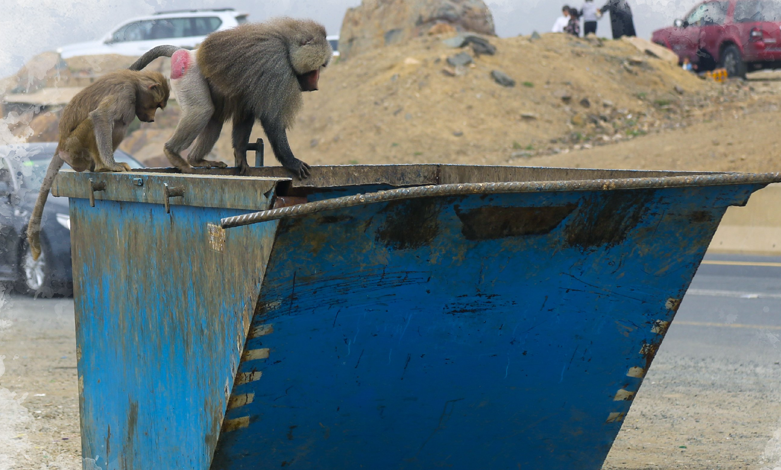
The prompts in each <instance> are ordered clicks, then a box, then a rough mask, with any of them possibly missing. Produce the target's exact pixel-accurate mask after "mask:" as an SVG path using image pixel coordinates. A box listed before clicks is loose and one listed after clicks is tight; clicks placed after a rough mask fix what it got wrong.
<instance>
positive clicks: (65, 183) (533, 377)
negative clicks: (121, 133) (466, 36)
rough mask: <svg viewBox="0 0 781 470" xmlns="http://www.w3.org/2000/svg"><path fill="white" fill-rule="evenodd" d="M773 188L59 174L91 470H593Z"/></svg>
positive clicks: (639, 181)
mask: <svg viewBox="0 0 781 470" xmlns="http://www.w3.org/2000/svg"><path fill="white" fill-rule="evenodd" d="M778 181H781V175H779V174H762V175H756V174H737V173H682V172H662V171H613V170H575V169H549V168H514V167H480V166H458V165H391V166H345V167H315V168H313V172H312V177H311V178H310V179H308V180H304V181H298V180H291V179H290V178H288V176H287V174H286V173H285V172H284V170H282V169H281V168H253V169H252V170H251V171H250V174H249V175H248V176H241V177H240V176H232V170H212V171H205V172H203V173H200V174H196V175H181V174H177V173H173V172H167V171H158V172H151V173H149V172H148V173H141V172H131V173H104V174H95V173H72V172H63V173H61V174H60V175H59V176H58V178H57V180H56V182H55V186H54V188H53V193H54V194H55V195H58V196H68V197H70V198H71V199H70V217H71V230H72V237H71V240H72V256H73V277H74V292H75V294H74V297H75V308H76V320H77V323H76V325H77V326H76V329H77V346H78V376H79V394H80V409H81V432H82V447H83V457H84V468H85V469H112V470H113V469H122V470H131V469H139V470H140V469H145V470H146V469H271V468H274V469H278V468H291V469H361V468H364V469H432V468H453V469H478V468H496V469H499V468H506V469H511V468H512V469H517V468H521V469H572V468H578V469H599V468H600V467H601V466H602V463H603V461H604V459H605V457H606V455H607V453H608V451H609V449H610V447H611V445H612V443H613V440H614V439H615V437H616V434H617V433H618V431H619V429H620V428H621V424H622V421H623V419H624V417H625V416H626V414H627V412H628V411H629V408H630V406H631V404H632V400H633V399H634V397H635V396H636V394H637V392H638V390H639V387H640V384H641V383H642V381H643V377H644V375H645V373H646V371H647V370H648V368H649V367H650V365H651V362H652V360H653V358H654V355H655V354H656V351H657V350H658V348H659V345H660V343H661V341H662V339H663V338H664V336H665V333H666V332H667V328H668V326H669V325H670V322H671V321H673V318H674V316H675V312H676V310H677V308H678V306H679V305H680V302H681V299H682V298H683V296H684V294H685V292H686V289H687V288H688V286H689V283H690V282H691V280H692V277H693V276H694V273H695V271H696V270H697V267H698V266H699V264H700V262H701V260H702V258H703V255H704V254H705V251H706V248H707V247H708V244H709V242H710V240H711V238H712V236H713V234H714V232H715V231H716V228H717V226H718V224H719V222H720V220H721V217H722V216H723V214H724V212H725V210H726V209H727V207H729V206H733V205H744V204H745V203H746V202H747V200H748V198H749V196H750V194H751V193H752V192H753V191H756V190H758V189H760V188H762V187H764V186H765V185H767V184H768V183H772V182H778Z"/></svg>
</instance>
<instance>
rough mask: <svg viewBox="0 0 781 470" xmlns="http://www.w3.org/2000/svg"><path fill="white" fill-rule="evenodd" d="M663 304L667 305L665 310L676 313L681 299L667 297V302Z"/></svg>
mask: <svg viewBox="0 0 781 470" xmlns="http://www.w3.org/2000/svg"><path fill="white" fill-rule="evenodd" d="M664 306H665V307H667V310H672V311H673V312H675V313H678V309H679V308H680V307H681V299H672V298H670V299H667V303H666V304H665V305H664Z"/></svg>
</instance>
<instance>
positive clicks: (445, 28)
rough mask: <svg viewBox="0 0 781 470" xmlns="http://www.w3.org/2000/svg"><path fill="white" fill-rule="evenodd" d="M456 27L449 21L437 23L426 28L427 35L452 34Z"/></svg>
mask: <svg viewBox="0 0 781 470" xmlns="http://www.w3.org/2000/svg"><path fill="white" fill-rule="evenodd" d="M455 32H456V28H455V27H454V26H453V25H452V24H450V23H437V24H435V25H434V26H432V27H431V29H429V30H428V35H429V36H438V35H440V34H453V33H455Z"/></svg>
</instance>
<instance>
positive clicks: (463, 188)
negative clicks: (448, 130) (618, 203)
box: [220, 173, 781, 229]
mask: <svg viewBox="0 0 781 470" xmlns="http://www.w3.org/2000/svg"><path fill="white" fill-rule="evenodd" d="M778 182H781V173H714V174H706V175H702V174H697V175H691V176H667V177H655V178H621V179H597V180H570V181H546V182H529V181H524V182H508V183H464V184H443V185H426V186H418V187H411V188H399V189H391V190H385V191H377V192H374V193H368V194H357V195H354V196H345V197H339V198H334V199H326V200H322V201H316V202H308V203H305V204H299V205H295V206H290V207H284V208H280V209H271V210H266V211H260V212H254V213H250V214H244V215H240V216H235V217H226V218H223V219H221V220H220V226H221V227H222V228H224V229H226V228H233V227H240V226H244V225H251V224H255V223H260V222H267V221H270V220H279V219H284V218H294V217H305V216H308V215H311V214H315V213H318V212H323V211H326V210H334V209H344V208H348V207H355V206H360V205H366V204H378V203H382V202H390V201H397V200H403V199H415V198H421V197H446V196H468V195H482V194H507V193H532V192H537V193H544V192H563V191H577V192H582V191H618V190H634V189H665V188H682V187H704V186H733V185H746V184H751V185H761V186H766V185H768V184H771V183H778ZM757 189H759V188H757Z"/></svg>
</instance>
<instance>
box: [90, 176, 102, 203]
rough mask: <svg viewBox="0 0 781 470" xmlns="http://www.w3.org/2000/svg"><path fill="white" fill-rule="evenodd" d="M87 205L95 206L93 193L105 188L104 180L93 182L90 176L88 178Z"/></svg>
mask: <svg viewBox="0 0 781 470" xmlns="http://www.w3.org/2000/svg"><path fill="white" fill-rule="evenodd" d="M89 189H90V191H89V206H90V207H95V193H97V192H100V191H105V190H106V182H105V181H98V182H95V181H94V180H93V179H92V178H90V179H89Z"/></svg>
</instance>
